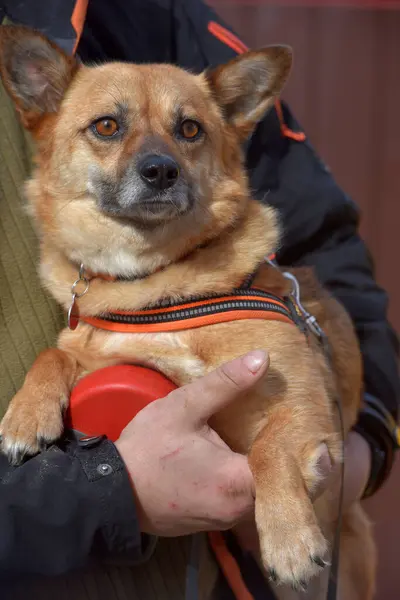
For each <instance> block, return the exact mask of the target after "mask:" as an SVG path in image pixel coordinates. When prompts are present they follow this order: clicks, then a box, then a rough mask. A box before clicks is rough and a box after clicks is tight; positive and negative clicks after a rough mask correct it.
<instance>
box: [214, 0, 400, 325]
mask: <svg viewBox="0 0 400 600" xmlns="http://www.w3.org/2000/svg"><path fill="white" fill-rule="evenodd" d="M210 4H213V5H215V7H216V8H217V9H218V11H219V13H220V14H221V15H222V16H223V18H224V19H225V20H226V21H227V22H228V23H229V24H231V25H232V26H233V27H234V29H235V30H236V31H237V32H238V34H239V35H240V36H241V37H242V39H243V40H244V41H245V42H246V43H247V44H248V45H249V46H251V47H260V46H263V45H266V44H269V43H277V42H282V43H287V44H290V45H291V46H292V47H293V48H294V53H295V62H294V69H293V72H292V75H291V79H290V81H289V84H288V86H287V89H286V91H285V94H284V97H285V99H286V100H287V101H288V102H289V104H290V106H291V107H292V109H293V110H294V112H295V114H296V116H297V117H298V119H299V120H300V121H301V123H302V124H303V126H304V128H305V130H306V132H307V134H308V136H309V138H310V140H311V141H312V143H313V144H314V145H315V147H316V148H317V150H318V151H319V153H320V154H321V156H322V158H323V159H324V161H325V162H326V163H327V164H328V165H329V167H330V168H331V170H332V172H333V173H334V175H335V177H336V179H337V180H338V182H339V183H340V185H341V186H342V187H343V188H344V189H345V190H346V191H347V192H348V193H349V194H350V196H351V197H352V198H354V199H355V201H356V202H357V204H358V205H359V206H360V208H361V210H362V214H363V219H362V225H361V232H362V234H363V236H364V237H365V239H366V241H367V243H368V245H369V247H370V249H371V251H372V254H373V257H374V259H375V261H376V265H377V276H378V279H379V281H380V282H381V283H382V285H383V286H384V287H385V288H386V289H387V290H388V291H389V294H390V301H391V303H390V318H391V321H392V323H393V324H394V326H395V327H396V329H397V330H398V331H400V312H399V310H398V307H399V305H400V282H399V281H397V279H396V277H395V276H394V273H396V266H397V256H396V254H397V252H398V250H399V245H398V243H397V234H396V231H395V227H396V224H397V223H400V202H396V201H395V199H396V198H397V197H398V191H400V190H399V183H398V179H397V177H396V173H397V172H399V169H400V152H398V150H397V147H396V146H397V140H398V138H399V135H400V123H399V121H398V119H396V118H395V109H396V106H399V102H398V100H399V95H400V78H399V77H398V75H397V72H398V70H397V60H398V57H400V36H399V35H398V32H399V31H400V12H398V11H371V10H363V11H360V10H350V9H337V8H336V9H335V8H324V9H321V8H299V7H296V8H288V7H283V8H282V7H280V6H269V5H265V4H263V5H261V4H260V3H256V4H254V5H253V4H251V5H240V4H239V3H237V2H235V3H233V4H232V5H228V4H227V3H222V4H220V3H219V2H218V0H215V2H210ZM396 250H397V252H396Z"/></svg>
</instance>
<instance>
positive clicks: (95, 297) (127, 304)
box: [41, 201, 279, 315]
mask: <svg viewBox="0 0 400 600" xmlns="http://www.w3.org/2000/svg"><path fill="white" fill-rule="evenodd" d="M278 235H279V233H278V225H277V218H276V214H275V211H274V210H273V209H272V208H270V207H266V206H262V205H261V204H259V203H258V202H255V201H253V202H250V203H249V205H248V211H247V213H246V215H244V216H243V217H242V219H240V220H239V221H238V222H237V224H236V226H235V228H234V229H231V230H229V231H228V230H227V231H225V232H224V233H222V234H221V235H220V236H218V237H217V238H215V239H214V240H212V241H210V242H209V243H207V244H206V245H205V246H202V247H201V246H200V247H197V249H195V250H193V251H192V252H191V253H189V254H188V255H187V256H186V257H185V258H182V259H181V260H179V261H177V262H174V263H172V264H169V265H168V266H166V267H164V268H163V269H161V270H158V271H156V272H153V273H151V274H149V275H147V276H145V277H144V278H140V279H139V278H136V279H133V280H118V279H116V280H113V281H110V280H109V279H110V278H109V277H106V278H102V277H93V278H92V279H91V281H90V285H89V290H88V292H87V293H86V294H85V295H84V296H83V297H82V298H80V299H79V301H78V302H79V310H80V312H81V314H83V315H97V314H100V313H103V312H107V311H110V310H115V309H120V310H137V309H140V308H142V307H144V306H146V305H149V304H156V303H157V302H159V301H160V300H162V299H164V298H172V299H174V300H178V299H184V298H187V297H190V296H194V295H200V294H208V293H227V292H229V291H230V290H232V288H234V287H237V286H239V285H240V284H241V282H242V281H243V280H244V279H245V277H246V276H247V275H249V274H250V273H252V272H253V271H254V270H255V269H256V268H257V266H258V265H259V264H260V262H261V261H262V260H263V258H264V256H265V255H268V254H271V253H272V252H274V251H275V250H276V246H277V242H278ZM41 278H42V281H43V283H44V285H45V287H46V288H47V290H48V291H49V292H50V293H51V294H52V295H53V296H54V297H55V299H56V300H57V301H58V302H59V303H60V304H61V305H62V306H63V307H64V308H65V309H66V310H67V309H68V308H69V306H70V304H71V298H72V294H71V286H72V284H73V282H74V281H75V280H76V279H77V278H78V270H77V265H74V264H72V263H71V261H70V260H68V258H67V257H66V256H65V255H63V254H62V252H61V251H60V250H58V249H57V248H55V247H54V246H53V245H52V244H51V243H46V239H44V240H43V243H42V256H41Z"/></svg>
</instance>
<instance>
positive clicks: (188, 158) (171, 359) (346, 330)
mask: <svg viewBox="0 0 400 600" xmlns="http://www.w3.org/2000/svg"><path fill="white" fill-rule="evenodd" d="M0 31H1V34H0V69H1V74H2V77H3V81H4V84H5V86H6V87H7V89H8V91H9V93H10V95H11V96H12V98H13V99H14V102H15V105H16V107H17V110H18V111H19V113H20V115H21V118H22V121H23V123H24V124H25V126H26V127H27V128H28V129H30V130H31V132H32V134H33V136H34V138H35V141H36V144H37V153H36V167H35V170H34V172H33V176H32V178H31V179H30V181H29V182H28V183H27V186H26V193H27V197H28V200H29V207H30V210H31V213H32V216H33V218H34V220H35V222H36V223H37V226H38V231H39V235H40V239H41V264H40V273H41V278H42V281H43V284H44V285H45V286H46V288H47V289H48V290H49V292H50V293H51V294H52V295H53V296H54V297H55V298H56V299H57V300H58V302H59V303H60V304H61V305H62V306H63V307H64V309H66V310H67V309H68V308H69V306H70V303H71V285H72V283H73V282H74V280H75V279H76V278H77V266H78V265H79V264H80V263H81V262H83V263H84V265H85V267H86V268H87V269H89V270H90V271H91V272H94V273H98V272H101V273H104V274H105V275H107V274H108V275H113V276H116V277H118V276H130V277H131V280H130V281H121V280H116V281H106V280H104V279H102V278H96V277H95V278H93V279H92V280H91V282H90V287H89V291H88V293H87V294H86V295H85V296H83V297H82V298H80V299H79V301H78V304H79V310H80V312H81V314H83V315H98V314H100V313H101V312H104V311H110V310H111V311H112V310H116V309H129V310H134V309H139V308H141V307H144V306H146V305H147V304H152V303H155V302H158V301H160V300H161V299H163V298H172V299H183V298H187V297H190V296H193V295H196V294H206V293H211V292H212V293H215V292H220V293H225V292H226V293H229V292H230V291H231V290H232V289H233V288H234V287H236V286H238V285H239V284H240V283H241V281H242V280H243V279H244V277H245V276H247V275H248V274H249V273H252V272H254V270H255V269H256V268H257V266H258V265H259V264H260V263H261V262H262V260H263V257H264V256H265V255H267V254H270V253H272V252H274V251H275V250H276V248H277V245H278V241H279V230H278V221H277V217H276V214H275V212H274V211H273V210H272V209H271V208H268V207H266V206H262V205H261V204H259V203H258V202H256V201H254V200H252V199H251V196H250V193H249V189H248V183H247V178H246V174H245V170H244V167H243V157H242V153H241V147H240V146H241V143H242V142H243V140H244V139H245V138H246V137H247V136H248V135H249V134H250V133H251V131H252V130H253V128H254V126H255V124H256V123H257V121H259V120H260V118H262V116H263V115H264V114H265V112H266V110H267V109H268V108H269V106H270V105H271V104H272V103H273V101H274V98H275V97H276V96H277V95H278V94H279V93H280V91H281V89H282V87H283V85H284V82H285V80H286V78H287V75H288V72H289V68H290V63H291V55H290V52H289V50H288V49H286V48H283V47H276V48H268V49H265V50H262V51H259V52H250V53H248V54H245V55H243V56H242V57H240V58H238V59H236V60H235V61H232V62H231V63H229V64H228V65H226V66H222V67H219V68H218V69H217V70H215V71H214V72H212V73H206V74H202V75H199V76H195V75H192V74H189V73H186V72H184V71H182V70H180V69H178V68H176V67H173V66H167V65H163V66H160V65H158V66H154V65H152V66H135V65H130V64H119V63H114V64H113V63H111V64H106V65H102V66H97V67H92V68H88V67H84V66H78V65H77V64H76V63H75V62H74V61H72V59H70V58H67V57H66V56H65V55H64V54H63V53H62V52H61V50H59V49H58V48H57V47H56V46H54V45H52V44H49V43H48V42H47V41H46V40H45V39H44V38H42V37H41V36H40V35H39V34H36V33H34V32H31V31H29V30H27V29H24V28H21V27H3V28H1V30H0ZM17 67H18V76H17V75H16V69H17ZM117 105H118V106H120V105H122V106H123V111H124V114H125V117H124V118H125V134H124V136H122V138H121V139H120V140H119V141H118V142H112V143H108V142H107V143H105V142H104V141H103V140H99V139H98V138H96V137H95V136H93V135H92V134H91V133H90V128H89V125H90V123H91V122H93V121H94V120H95V119H96V118H98V117H101V116H109V115H110V114H114V112H115V111H116V110H117V109H116V106H117ZM177 105H179V106H180V107H181V109H182V111H183V112H185V114H188V115H189V116H191V118H196V120H198V121H199V122H200V123H202V124H203V126H204V128H205V130H206V135H205V136H203V137H202V138H201V140H200V141H198V142H196V143H194V144H187V143H186V144H185V143H181V142H180V141H179V140H177V139H176V137H175V136H174V133H173V120H174V119H176V107H177ZM145 146H146V147H147V146H149V147H151V148H153V147H157V148H162V149H163V151H165V152H168V153H169V155H171V156H172V157H173V158H174V159H175V160H176V161H177V162H178V163H179V165H180V167H181V169H182V172H183V173H184V176H185V177H186V179H187V181H189V182H190V186H191V189H192V190H194V195H195V202H194V206H193V208H192V209H191V210H190V211H189V212H186V213H185V214H182V215H180V216H177V215H176V214H174V213H168V214H167V215H166V216H165V218H163V219H162V221H161V222H159V221H157V216H154V215H143V220H142V222H138V221H137V220H132V221H129V219H128V220H127V219H119V218H114V217H110V216H109V215H108V214H107V213H105V212H104V211H102V210H101V209H100V208H99V206H98V202H97V201H96V191H95V189H94V183H93V180H92V179H91V177H92V175H90V173H95V175H96V177H97V176H99V174H100V175H101V177H102V178H103V179H105V180H106V181H107V182H108V184H110V185H111V184H112V185H117V184H118V183H119V182H120V181H121V179H122V178H123V176H124V174H125V173H126V172H127V169H128V168H129V165H130V164H131V161H132V160H133V158H132V157H135V156H136V155H137V154H138V153H139V152H140V151H141V149H142V148H143V147H145ZM93 177H94V176H93ZM171 210H172V208H171ZM295 273H296V276H297V277H298V279H299V281H300V285H301V291H302V300H303V303H304V305H305V306H306V307H307V309H308V310H309V311H310V312H311V313H312V314H314V315H315V316H316V317H317V319H318V320H319V322H320V324H321V325H322V327H323V328H324V330H325V332H326V333H327V335H328V338H329V340H330V343H331V346H332V349H333V370H331V369H330V367H329V365H328V364H327V361H326V358H325V356H324V355H323V353H322V352H321V349H320V348H319V346H318V345H317V343H316V342H314V341H313V340H311V342H310V343H308V342H307V339H306V337H305V336H304V334H303V333H301V332H300V330H299V329H298V328H296V327H294V326H292V325H289V324H286V323H281V322H277V321H236V322H231V323H224V324H218V325H213V326H206V327H203V328H199V329H194V330H189V331H184V332H174V333H172V332H171V333H162V334H120V333H110V332H106V331H103V330H97V329H94V328H92V327H91V326H89V325H87V324H85V323H82V322H81V323H80V325H79V327H78V329H77V330H76V331H70V330H69V329H65V330H63V331H62V332H61V335H60V338H59V344H58V349H57V350H55V349H53V350H51V349H50V350H47V351H46V352H45V353H43V354H41V355H40V356H39V357H38V359H37V361H36V362H35V364H34V365H33V367H32V369H31V371H30V372H29V373H28V375H27V377H26V381H25V383H24V385H23V387H22V389H21V390H20V391H19V392H18V394H17V395H16V396H15V398H14V399H13V400H12V402H11V404H10V407H9V410H8V412H7V414H6V416H5V418H4V420H3V422H2V424H1V433H2V438H3V449H4V450H5V451H6V452H7V453H8V454H9V456H10V457H13V458H14V459H15V458H16V457H17V455H18V453H22V454H24V453H28V454H31V453H35V452H37V451H38V450H39V449H40V448H39V447H40V443H41V441H45V442H46V441H47V442H49V441H52V440H53V439H55V438H57V437H58V436H59V435H60V433H61V429H62V410H63V409H64V408H65V406H66V403H67V401H68V400H67V398H68V395H69V392H70V390H71V388H72V387H73V385H74V384H75V383H76V381H77V379H78V378H79V377H80V376H82V375H83V374H84V373H87V372H89V371H93V370H96V369H98V368H100V367H103V366H106V365H112V364H118V363H123V362H135V363H139V364H143V365H147V366H150V367H154V368H156V369H158V370H160V371H161V372H163V373H164V374H165V375H167V376H168V377H169V378H171V379H172V380H173V381H175V382H176V383H177V384H179V385H182V384H185V383H187V382H190V381H191V380H193V378H196V377H199V376H201V375H203V374H205V373H206V372H208V371H209V370H211V369H213V368H215V367H216V366H217V365H218V364H220V363H221V362H223V361H226V360H229V359H231V358H233V357H235V356H238V355H240V354H243V353H244V352H246V351H248V350H252V349H254V348H257V347H264V348H266V349H267V351H268V353H269V356H270V369H269V371H268V374H267V376H266V377H265V378H264V379H263V380H262V381H261V382H260V384H259V385H258V387H257V389H256V390H253V391H252V392H251V393H243V394H242V396H241V398H240V400H238V401H237V402H236V403H235V404H234V405H232V406H230V407H229V408H226V409H225V410H223V411H222V412H221V413H219V414H217V415H215V416H214V417H213V419H212V421H211V424H212V426H213V427H215V429H216V430H217V431H218V433H219V434H220V435H221V436H222V437H223V439H224V440H226V441H227V443H228V444H229V445H230V446H231V447H232V448H233V449H235V450H236V451H239V452H243V453H246V454H248V456H249V462H250V466H251V469H252V472H253V474H254V479H255V485H256V524H257V529H258V534H259V539H260V556H261V561H262V563H263V564H264V566H265V567H266V568H267V569H274V571H275V572H276V575H277V577H278V578H279V579H280V580H281V581H282V582H283V583H286V584H294V585H299V584H300V583H301V582H303V581H304V582H308V581H309V580H310V578H312V576H314V575H319V576H318V577H314V578H312V579H311V580H310V586H309V591H308V597H309V598H315V599H318V600H319V599H322V598H323V597H324V593H325V592H324V589H325V587H324V586H326V576H327V570H326V569H325V571H323V572H322V573H321V569H320V567H319V566H318V565H317V564H316V563H315V562H314V561H313V560H312V559H313V558H316V557H321V558H322V557H325V558H326V557H327V556H328V542H327V540H329V542H331V541H332V534H333V529H334V526H335V520H336V510H337V496H336V493H335V492H334V491H333V490H332V489H330V490H328V491H327V492H326V493H325V494H324V495H323V496H322V497H320V498H319V499H318V501H316V502H315V503H312V501H311V500H310V495H311V494H312V491H313V489H314V488H315V487H316V486H317V484H318V482H319V479H320V475H319V473H318V469H317V464H318V459H319V457H320V455H321V450H322V448H323V444H327V446H328V449H329V452H330V455H331V457H332V459H333V460H335V461H338V460H340V459H341V444H340V436H339V433H338V423H337V415H336V413H335V407H334V402H333V399H334V397H335V396H336V395H339V396H340V398H341V401H342V405H343V411H344V417H345V429H346V431H348V430H349V428H350V426H351V425H352V424H353V422H354V420H355V416H356V413H357V410H358V407H359V399H360V397H361V386H362V373H361V359H360V353H359V349H358V346H357V341H356V338H355V335H354V332H353V329H352V325H351V322H350V319H349V318H348V316H347V315H346V313H345V312H344V310H343V308H342V307H341V306H340V305H339V304H338V303H337V302H336V301H334V300H333V299H332V298H331V297H330V296H329V295H328V294H327V293H326V292H325V291H323V290H322V289H321V288H320V287H319V285H318V284H317V282H316V281H315V279H314V277H313V275H312V274H311V273H310V272H309V271H295ZM137 276H145V277H144V278H140V279H135V277H137ZM258 283H260V284H262V285H263V287H265V288H268V289H270V290H271V291H272V292H274V293H276V294H285V293H287V291H288V282H287V280H286V279H285V278H284V277H283V276H282V274H281V273H279V272H277V271H276V270H274V269H273V268H271V267H269V266H267V265H264V266H263V267H262V268H261V269H260V270H259V273H258ZM360 573H362V576H360V575H359V574H360ZM373 586H374V545H373V541H372V538H371V533H370V528H369V524H368V522H367V519H366V517H365V515H364V513H363V512H362V509H361V507H360V506H359V505H358V504H355V505H353V507H352V508H351V509H350V510H349V511H348V512H347V513H346V514H345V515H344V527H343V535H342V542H341V565H340V586H339V588H340V598H342V599H345V600H368V599H370V598H371V597H372V593H373ZM276 593H277V595H278V596H279V598H287V599H288V598H291V597H293V595H292V594H294V592H292V591H291V590H290V588H289V587H287V586H285V585H284V586H282V587H278V588H277V591H276Z"/></svg>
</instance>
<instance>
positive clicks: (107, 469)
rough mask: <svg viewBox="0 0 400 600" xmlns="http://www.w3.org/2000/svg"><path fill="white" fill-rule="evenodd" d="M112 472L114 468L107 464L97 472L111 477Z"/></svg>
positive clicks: (99, 467)
mask: <svg viewBox="0 0 400 600" xmlns="http://www.w3.org/2000/svg"><path fill="white" fill-rule="evenodd" d="M112 470H113V468H112V466H111V465H107V464H102V465H99V466H98V467H97V472H98V473H100V475H109V474H110V473H112Z"/></svg>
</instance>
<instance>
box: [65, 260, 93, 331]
mask: <svg viewBox="0 0 400 600" xmlns="http://www.w3.org/2000/svg"><path fill="white" fill-rule="evenodd" d="M84 271H85V269H84V266H83V263H81V266H80V267H79V276H78V279H76V280H75V281H74V283H73V284H72V286H71V294H72V301H71V306H70V307H69V310H68V327H69V328H70V329H71V331H74V330H75V329H76V328H77V327H78V323H79V309H78V303H77V302H76V301H77V300H78V299H79V298H82V296H84V295H85V294H86V292H87V291H88V290H89V285H90V281H89V279H87V277H85V275H84ZM79 284H83V285H84V288H83V290H82V291H81V292H79V290H78V289H77V288H78V286H79Z"/></svg>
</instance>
